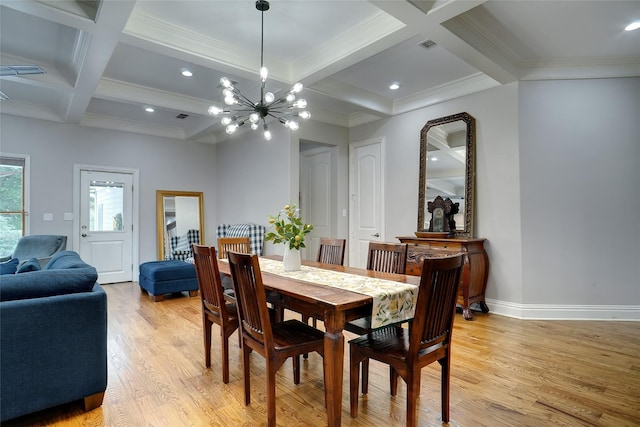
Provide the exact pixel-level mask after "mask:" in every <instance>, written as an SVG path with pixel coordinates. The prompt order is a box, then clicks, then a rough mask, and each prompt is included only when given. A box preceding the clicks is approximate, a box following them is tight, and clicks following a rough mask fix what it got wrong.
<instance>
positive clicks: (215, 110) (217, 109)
mask: <svg viewBox="0 0 640 427" xmlns="http://www.w3.org/2000/svg"><path fill="white" fill-rule="evenodd" d="M208 111H209V114H210V115H212V116H217V115H218V114H220V113H222V111H223V110H222V108H220V107H216V106H215V105H212V106H211V107H209V110H208Z"/></svg>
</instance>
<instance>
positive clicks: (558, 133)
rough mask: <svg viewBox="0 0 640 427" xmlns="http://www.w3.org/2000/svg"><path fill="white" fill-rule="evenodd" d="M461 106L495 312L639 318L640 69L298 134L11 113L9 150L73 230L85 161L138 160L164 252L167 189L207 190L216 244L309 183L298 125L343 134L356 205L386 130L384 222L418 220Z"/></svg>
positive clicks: (409, 228) (145, 230)
mask: <svg viewBox="0 0 640 427" xmlns="http://www.w3.org/2000/svg"><path fill="white" fill-rule="evenodd" d="M462 111H466V112H468V113H469V114H471V115H472V116H474V117H475V118H476V125H477V142H476V144H477V145H476V205H475V213H476V236H481V237H485V238H487V239H488V241H487V243H486V245H485V246H486V248H487V251H488V253H489V257H490V263H491V267H490V274H489V285H488V289H487V297H488V300H489V301H488V302H489V306H490V308H491V309H492V311H493V312H495V313H502V314H506V315H513V316H518V317H529V318H532V317H541V318H626V319H640V314H639V313H640V280H639V279H638V277H640V263H639V262H638V261H639V260H640V221H638V219H640V216H639V215H638V213H637V212H640V167H638V162H639V161H640V137H639V135H640V120H639V119H640V78H627V79H599V80H587V79H586V80H574V81H539V82H520V83H514V84H511V85H507V86H502V87H498V88H494V89H490V90H486V91H483V92H481V93H477V94H474V95H470V96H466V97H462V98H458V99H455V100H452V101H448V102H444V103H441V104H438V105H435V106H431V107H427V108H423V109H420V110H417V111H413V112H410V113H406V114H402V115H398V116H396V117H393V118H389V119H385V120H380V121H378V122H375V123H371V124H367V125H362V126H359V127H356V128H353V129H351V130H350V131H348V132H347V131H346V130H344V129H342V128H339V127H335V126H331V125H321V124H314V123H309V124H305V126H308V130H307V131H306V133H305V131H303V129H304V128H301V131H303V132H301V133H300V134H292V135H289V134H288V133H287V132H285V131H284V130H283V129H281V128H279V127H274V129H272V131H273V132H274V138H273V140H272V141H271V142H265V141H263V140H262V138H261V137H260V135H259V134H257V133H252V132H249V133H247V134H245V135H237V136H240V138H233V139H231V140H229V141H227V142H224V143H221V144H218V145H217V146H210V145H206V144H197V143H189V142H185V141H176V140H172V139H167V138H157V137H151V136H144V135H137V134H132V133H125V132H118V131H108V130H100V129H91V128H83V127H79V126H75V125H71V124H59V123H52V122H46V121H40V120H31V119H24V118H18V117H13V116H7V115H2V116H0V120H1V121H2V122H1V130H0V150H2V151H3V152H10V153H22V154H30V155H31V166H32V176H31V189H32V193H31V204H32V205H31V211H32V216H31V232H32V233H61V234H67V235H69V236H71V233H72V231H73V230H71V222H64V221H62V215H63V213H64V212H72V190H71V185H72V175H73V164H75V163H82V164H93V165H106V166H114V167H123V168H137V169H139V170H140V189H139V190H140V217H141V224H140V261H141V262H143V261H146V260H150V259H154V258H155V250H156V242H155V230H156V226H155V214H154V213H155V191H156V190H157V189H166V190H192V191H203V192H204V194H205V196H204V199H205V217H206V239H207V241H208V242H211V243H213V242H214V241H215V226H216V225H217V224H218V223H221V222H245V221H248V222H257V223H261V224H266V215H267V214H273V213H276V212H277V211H278V210H279V209H281V207H282V205H283V204H284V203H286V202H288V201H289V200H295V199H296V197H297V192H298V168H299V163H298V150H299V141H298V138H301V139H304V140H305V141H307V140H309V141H314V140H319V141H320V142H328V143H334V144H335V145H338V147H339V160H338V163H339V167H338V170H339V172H338V174H339V176H338V182H339V186H340V189H339V203H338V211H341V210H342V208H344V207H345V206H344V205H346V204H347V203H348V198H347V193H348V148H347V142H348V141H351V142H356V141H362V140H365V139H369V138H372V137H376V136H384V137H385V139H386V141H387V143H386V153H385V155H386V170H387V175H386V176H385V185H386V188H387V191H386V195H387V200H386V204H385V206H386V213H385V217H386V224H385V227H386V230H385V232H386V235H387V236H388V238H389V240H392V239H393V237H395V236H400V235H410V234H412V233H413V232H414V231H415V229H416V221H417V192H418V190H417V181H418V151H419V142H420V141H419V134H420V129H421V128H422V126H424V124H425V123H426V122H427V121H428V120H431V119H434V118H437V117H441V116H445V115H449V114H454V113H459V112H462ZM346 135H348V141H347V140H346V138H345V136H346ZM44 212H52V213H53V214H54V218H55V220H54V221H53V222H46V223H45V222H43V221H42V214H43V213H44ZM336 215H338V213H336ZM338 218H339V220H340V221H341V223H340V224H341V225H340V228H341V235H342V236H344V237H347V228H346V223H345V222H344V221H346V220H344V219H342V218H340V217H338Z"/></svg>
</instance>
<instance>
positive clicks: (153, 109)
mask: <svg viewBox="0 0 640 427" xmlns="http://www.w3.org/2000/svg"><path fill="white" fill-rule="evenodd" d="M144 111H146V112H147V113H153V112H154V111H156V110H155V108H153V107H144Z"/></svg>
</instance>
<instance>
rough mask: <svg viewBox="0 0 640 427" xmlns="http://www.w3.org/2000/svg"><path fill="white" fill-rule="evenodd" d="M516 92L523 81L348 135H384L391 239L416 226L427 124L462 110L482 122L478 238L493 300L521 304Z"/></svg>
mask: <svg viewBox="0 0 640 427" xmlns="http://www.w3.org/2000/svg"><path fill="white" fill-rule="evenodd" d="M517 97H518V86H517V84H512V85H508V86H503V87H499V88H495V89H491V90H487V91H484V92H481V93H478V94H475V95H472V96H467V97H463V98H458V99H456V100H453V101H449V102H445V103H441V104H438V105H435V106H432V107H428V108H424V109H421V110H417V111H413V112H410V113H406V114H402V115H399V116H395V117H393V118H390V119H387V120H385V121H380V122H376V123H371V124H368V125H363V126H359V127H357V128H355V129H353V130H352V132H351V136H350V138H351V141H362V140H365V139H368V138H372V137H375V136H384V137H385V138H386V141H387V144H386V153H385V155H386V165H387V166H386V168H387V169H386V170H387V174H386V177H385V188H386V189H387V191H386V192H385V194H386V201H385V209H386V212H385V219H386V225H385V226H386V236H387V240H393V238H394V237H395V236H411V235H413V232H414V231H415V230H416V229H417V218H418V214H417V212H418V174H419V167H420V166H419V153H420V130H421V129H422V127H423V126H424V125H425V124H426V123H427V122H428V121H429V120H432V119H435V118H438V117H443V116H447V115H450V114H455V113H460V112H463V111H465V112H467V113H469V114H471V115H472V116H473V117H474V118H475V119H476V182H475V189H476V203H475V223H476V227H475V235H476V236H477V237H485V238H487V239H488V241H487V242H486V243H485V248H486V249H487V252H488V253H489V258H490V262H491V267H490V269H489V285H488V287H487V298H490V299H493V300H496V301H509V302H513V303H521V302H522V261H521V240H520V194H519V172H518V157H519V155H518V125H517V124H518V114H517V108H516V106H517Z"/></svg>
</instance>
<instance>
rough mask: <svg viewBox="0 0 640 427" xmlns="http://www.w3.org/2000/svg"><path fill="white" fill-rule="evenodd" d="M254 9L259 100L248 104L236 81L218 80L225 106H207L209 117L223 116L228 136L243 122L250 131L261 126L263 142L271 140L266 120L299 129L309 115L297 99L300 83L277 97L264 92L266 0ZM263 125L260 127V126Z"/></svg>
mask: <svg viewBox="0 0 640 427" xmlns="http://www.w3.org/2000/svg"><path fill="white" fill-rule="evenodd" d="M256 9H257V10H259V11H260V13H261V17H262V22H261V32H260V100H259V101H258V102H253V101H251V100H250V99H249V98H248V97H247V96H245V95H243V94H242V92H240V89H238V88H237V87H236V82H233V81H231V80H229V79H228V78H227V77H222V78H221V79H220V88H221V89H222V94H223V96H224V103H225V107H218V106H216V105H212V106H211V107H209V114H210V115H212V116H218V115H222V120H221V123H222V125H224V126H225V129H226V132H227V133H228V134H233V133H235V131H237V130H238V128H239V127H240V126H242V125H244V124H245V123H247V122H249V123H250V124H251V129H253V130H257V129H259V128H260V127H262V131H263V136H264V139H266V140H267V141H268V140H270V139H271V132H270V131H269V127H268V126H267V118H269V117H271V118H273V119H276V120H278V121H279V122H280V123H281V124H282V125H283V126H284V127H286V128H289V129H290V130H297V129H298V128H299V126H300V125H299V123H298V120H299V119H305V120H306V119H308V118H309V117H311V114H310V113H309V112H308V111H306V110H305V108H306V107H307V101H306V100H305V99H297V94H299V93H300V92H302V89H303V86H302V83H296V84H294V85H293V87H291V89H290V90H289V91H287V92H285V93H284V94H283V95H282V96H280V97H279V98H276V96H275V95H274V94H273V93H272V92H265V84H266V81H267V77H268V75H269V70H268V69H267V67H265V66H264V12H265V11H267V10H269V2H268V1H266V0H258V1H256ZM261 125H262V126H261Z"/></svg>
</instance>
